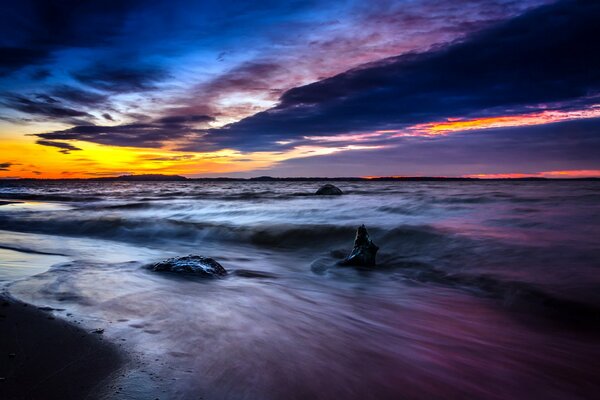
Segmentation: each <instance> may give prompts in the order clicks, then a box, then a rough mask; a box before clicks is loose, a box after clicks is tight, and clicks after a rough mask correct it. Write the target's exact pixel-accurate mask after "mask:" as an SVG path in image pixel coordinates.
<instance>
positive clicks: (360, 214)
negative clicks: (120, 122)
mask: <svg viewBox="0 0 600 400" xmlns="http://www.w3.org/2000/svg"><path fill="white" fill-rule="evenodd" d="M337 184H338V186H340V188H341V189H342V190H343V191H344V192H345V193H346V194H345V195H344V196H341V197H328V198H323V197H315V196H311V195H310V194H311V193H313V192H314V191H315V190H316V188H317V187H318V183H315V182H218V183H207V182H174V183H167V182H164V183H163V182H160V183H157V182H139V183H119V182H95V183H94V182H80V183H73V182H69V183H68V184H65V183H64V182H63V183H58V182H46V183H18V182H14V183H11V184H7V183H4V184H2V186H1V187H0V199H4V200H8V201H21V202H23V203H20V204H19V203H17V204H10V205H4V206H0V229H1V230H2V231H0V245H1V246H4V247H5V248H11V249H18V250H20V252H19V254H26V253H24V252H26V251H27V250H35V251H38V252H46V253H58V254H61V255H63V257H65V259H61V261H65V260H66V262H62V263H60V264H57V265H54V266H53V267H52V268H51V269H50V270H49V271H48V272H45V273H42V274H39V275H36V276H33V277H31V278H27V279H22V280H20V281H18V282H15V283H12V284H11V286H10V292H11V294H12V295H13V296H15V297H18V298H21V299H23V300H25V301H30V302H33V303H35V304H38V305H49V306H53V307H55V308H61V309H65V311H64V313H65V314H63V315H66V313H67V312H68V313H70V314H73V317H72V318H73V319H75V320H77V321H78V322H81V323H82V324H84V325H85V326H86V327H88V328H90V329H92V328H96V327H102V328H104V329H106V335H107V337H109V338H110V339H112V340H114V341H115V342H118V343H121V344H123V345H124V346H126V348H127V349H128V350H129V351H131V352H132V354H135V357H134V358H135V360H136V364H135V368H134V370H135V373H132V374H128V375H126V376H125V377H124V378H123V382H121V383H120V385H121V386H124V387H125V389H124V391H123V392H124V393H125V394H122V395H119V396H122V397H123V398H128V397H127V393H129V394H130V396H129V398H136V397H140V396H141V395H140V394H139V392H138V391H139V382H140V379H141V380H142V381H143V382H144V384H143V386H144V387H146V388H148V390H149V393H152V394H153V395H154V394H156V395H159V394H160V395H165V396H167V397H168V398H181V399H187V398H191V397H192V394H193V395H194V396H196V397H198V396H204V397H205V398H231V399H244V398H248V399H283V398H285V399H289V398H297V399H305V398H322V399H332V398H357V399H358V398H360V399H364V398H372V399H382V398H406V399H413V398H414V399H430V398H431V399H433V398H486V399H505V398H523V399H525V398H527V399H529V398H544V399H565V398H573V399H579V398H580V399H585V398H591V397H590V396H591V395H593V394H595V393H597V391H598V390H599V389H600V385H599V384H598V383H597V380H596V379H595V376H596V375H597V374H598V373H599V372H600V361H599V360H600V358H599V357H598V356H600V345H599V344H598V343H600V342H599V341H598V339H599V335H598V322H600V321H598V311H597V310H598V309H600V291H599V290H598V289H599V288H600V273H598V270H599V268H600V261H599V260H600V258H599V257H598V256H599V255H600V251H599V249H600V246H599V244H600V232H599V230H600V224H599V222H600V213H599V210H600V206H599V204H600V203H599V201H598V200H600V183H598V182H577V181H564V182H556V181H552V182H497V181H495V182H339V183H337ZM362 223H364V224H366V225H367V228H368V229H369V232H370V233H371V236H372V238H373V240H374V241H375V243H376V244H378V245H379V246H380V247H381V250H380V254H379V257H378V262H379V267H378V269H377V270H375V271H362V270H355V269H348V268H344V267H339V266H337V265H336V263H337V261H339V259H340V257H343V255H345V254H347V252H349V250H350V248H351V246H352V240H353V236H354V231H355V229H356V227H357V226H358V225H359V224H362ZM13 253H14V252H13ZM189 253H195V254H201V255H205V256H211V257H214V258H215V259H217V260H218V261H219V262H221V263H222V264H223V266H225V268H227V269H228V270H229V271H235V270H239V269H244V270H253V271H261V272H266V273H268V275H267V277H263V278H258V279H257V278H254V279H252V278H245V277H242V276H235V275H231V276H229V277H227V278H224V279H219V280H209V281H206V280H198V279H190V278H185V277H173V276H170V275H161V274H156V273H152V272H149V271H148V270H147V269H145V268H144V265H147V264H148V263H151V262H152V261H155V260H160V259H162V258H165V257H171V256H174V255H184V254H189ZM2 261H5V260H4V257H3V256H2V255H1V254H0V262H2ZM32 262H34V261H32ZM35 263H38V264H40V265H41V264H44V265H43V267H44V268H45V267H46V266H49V264H50V263H49V262H48V261H47V260H38V261H35ZM46 264H48V265H46ZM9 268H12V270H13V271H14V270H15V269H19V265H18V262H17V263H15V262H12V264H11V265H10V266H9ZM5 269H6V268H5ZM0 274H2V269H1V268H0ZM0 279H2V277H1V276H0ZM3 279H10V278H9V277H8V275H6V274H5V276H4V278H3ZM123 339H125V340H123ZM140 377H141V378H140ZM136 386H138V388H137V389H136ZM136 390H138V391H136ZM163 391H164V394H163ZM111 396H112V397H111ZM111 396H109V397H110V398H113V397H115V395H111ZM115 398H120V397H118V396H116V397H115Z"/></svg>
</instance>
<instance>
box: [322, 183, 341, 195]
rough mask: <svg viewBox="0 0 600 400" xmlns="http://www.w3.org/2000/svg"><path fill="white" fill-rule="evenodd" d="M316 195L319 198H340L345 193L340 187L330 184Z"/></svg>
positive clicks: (324, 186)
mask: <svg viewBox="0 0 600 400" xmlns="http://www.w3.org/2000/svg"><path fill="white" fill-rule="evenodd" d="M315 194H316V195H319V196H339V195H341V194H344V192H342V191H341V190H340V188H339V187H337V186H334V185H332V184H330V183H328V184H326V185H323V186H321V187H320V188H319V190H317V192H316V193H315Z"/></svg>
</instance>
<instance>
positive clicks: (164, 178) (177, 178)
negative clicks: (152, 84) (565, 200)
mask: <svg viewBox="0 0 600 400" xmlns="http://www.w3.org/2000/svg"><path fill="white" fill-rule="evenodd" d="M598 180H600V177H587V178H541V177H534V176H532V177H521V178H466V177H442V176H381V177H336V178H327V177H288V178H278V177H272V176H258V177H254V178H228V177H218V178H187V177H185V176H181V175H162V174H144V175H120V176H110V177H101V178H60V179H44V178H10V179H9V178H0V182H3V181H10V182H14V181H100V182H102V181H107V182H158V181H160V182H183V181H185V182H195V181H207V182H219V181H246V182H270V181H273V182H280V181H283V182H302V181H316V182H319V181H367V182H368V181H410V182H412V181H417V182H418V181H598Z"/></svg>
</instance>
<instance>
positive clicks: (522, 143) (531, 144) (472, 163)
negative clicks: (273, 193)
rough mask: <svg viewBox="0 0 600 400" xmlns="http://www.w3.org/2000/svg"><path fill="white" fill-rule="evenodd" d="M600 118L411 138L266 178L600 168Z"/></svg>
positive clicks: (288, 166) (298, 162)
mask: <svg viewBox="0 0 600 400" xmlns="http://www.w3.org/2000/svg"><path fill="white" fill-rule="evenodd" d="M598 154H600V118H596V119H587V120H576V121H568V122H559V123H554V124H546V125H538V126H524V127H514V128H497V129H487V130H481V131H469V132H463V133H458V134H452V135H447V136H436V137H430V138H414V137H412V138H411V137H405V138H401V139H399V140H397V141H396V142H395V144H394V145H393V146H390V147H388V148H384V149H377V150H353V151H346V152H340V153H335V154H332V155H325V156H318V157H311V158H299V159H293V160H288V161H284V162H282V163H280V164H279V165H277V166H275V167H273V168H272V169H270V170H267V171H264V173H265V174H269V175H276V176H295V175H298V171H301V174H303V175H305V176H322V175H324V174H325V173H324V172H323V171H327V172H326V174H327V175H328V176H361V175H362V176H364V175H379V176H382V175H414V176H460V175H468V174H480V173H483V174H495V173H509V172H519V173H536V172H540V171H555V170H580V169H598V170H600V160H599V159H598ZM374 160H376V162H374Z"/></svg>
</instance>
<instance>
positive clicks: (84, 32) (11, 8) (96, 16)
mask: <svg viewBox="0 0 600 400" xmlns="http://www.w3.org/2000/svg"><path fill="white" fill-rule="evenodd" d="M137 4H140V2H139V1H131V0H125V1H119V0H106V1H104V0H90V1H86V2H84V3H82V2H81V1H77V0H64V1H46V0H22V1H19V2H0V37H2V42H3V46H2V47H0V76H1V75H7V74H11V73H13V72H15V71H17V70H19V69H21V68H24V67H27V66H31V65H39V64H42V63H45V62H48V61H49V60H50V59H51V58H52V57H53V54H54V53H55V52H57V51H59V50H62V49H65V48H69V47H100V46H105V45H106V44H107V43H108V42H109V41H111V40H113V39H114V38H115V37H116V36H117V35H118V34H119V33H120V31H121V29H122V27H123V24H124V23H125V22H126V16H127V15H128V14H129V12H130V11H131V10H132V9H133V8H134V7H135V6H136V5H137Z"/></svg>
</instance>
